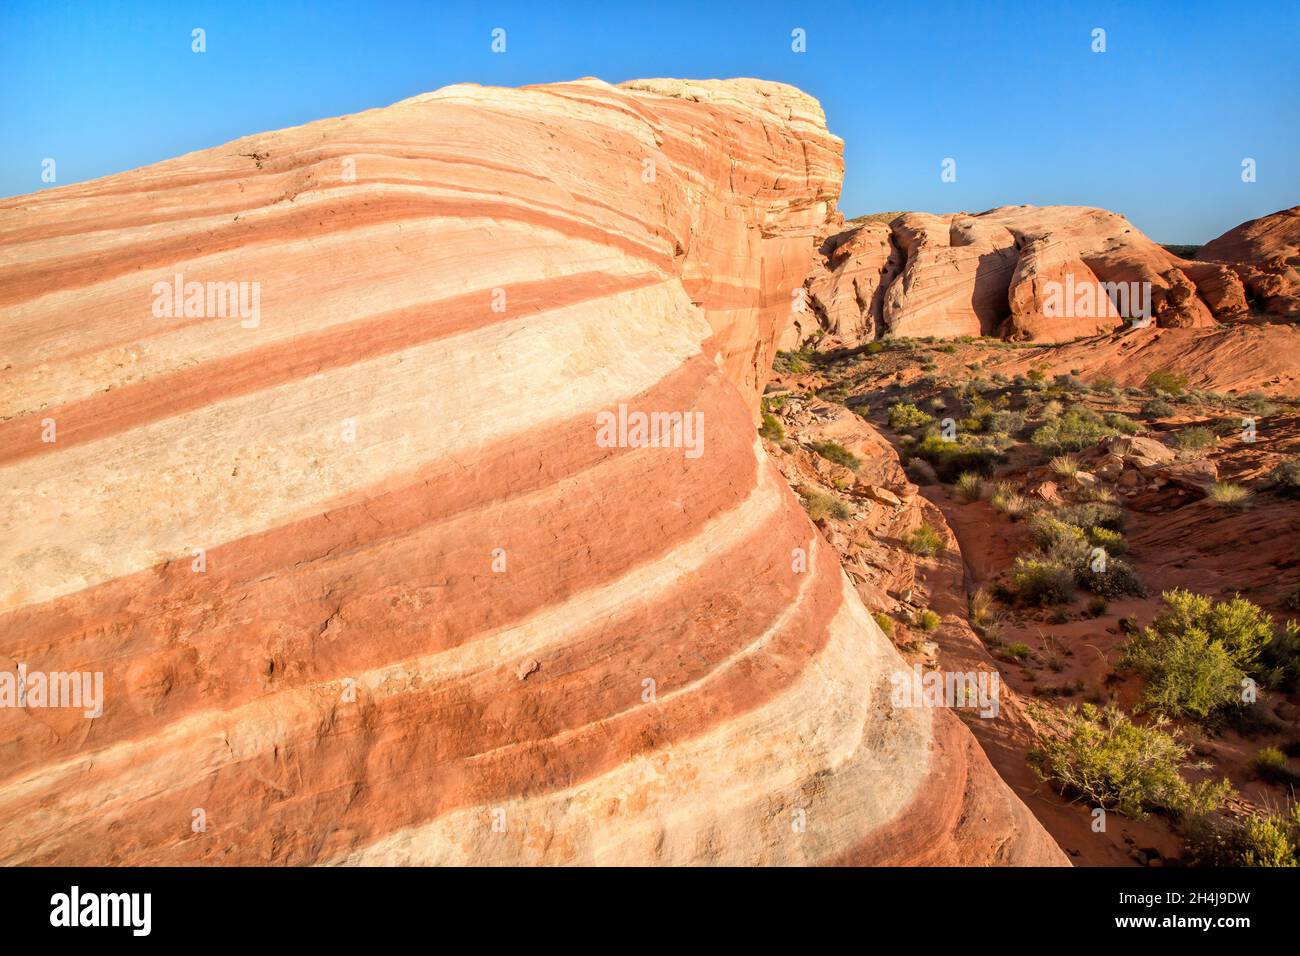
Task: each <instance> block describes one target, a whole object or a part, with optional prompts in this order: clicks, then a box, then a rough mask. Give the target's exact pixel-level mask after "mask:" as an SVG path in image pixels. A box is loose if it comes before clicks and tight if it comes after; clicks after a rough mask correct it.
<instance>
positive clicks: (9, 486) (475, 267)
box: [0, 80, 1063, 864]
mask: <svg viewBox="0 0 1300 956" xmlns="http://www.w3.org/2000/svg"><path fill="white" fill-rule="evenodd" d="M840 150H841V144H840V143H839V141H838V140H837V139H835V138H834V137H833V136H831V135H830V134H829V133H828V132H827V130H826V126H825V121H824V118H823V116H822V113H821V110H820V108H819V107H818V105H817V104H816V102H815V101H813V100H812V99H810V98H809V97H807V96H805V95H803V94H801V93H799V92H798V91H796V90H794V89H791V88H789V87H785V86H781V85H777V84H772V83H763V82H758V81H752V80H733V81H725V82H714V81H710V82H684V81H675V80H651V81H642V82H634V83H629V84H625V85H624V86H622V87H613V86H610V85H608V84H605V83H603V82H599V81H595V80H584V81H579V82H575V83H566V84H557V85H553V86H542V87H534V88H529V89H521V90H505V89H486V88H480V87H475V86H456V87H449V88H446V89H443V90H439V91H437V92H435V93H431V94H427V95H423V96H418V97H415V98H413V99H410V100H406V101H404V102H401V103H398V104H396V105H394V106H391V107H388V108H386V109H378V110H373V111H370V112H366V113H362V114H359V115H356V116H347V117H342V118H339V119H332V120H326V121H322V122H317V123H311V124H308V125H306V126H302V127H298V128H295V129H288V130H282V131H280V132H276V133H268V134H265V135H260V136H253V137H249V138H247V139H243V140H239V141H237V142H234V143H230V144H227V145H225V146H221V147H218V148H215V149H210V150H205V151H202V152H198V153H193V154H190V155H187V156H183V157H180V158H178V159H174V160H170V161H167V162H163V163H159V164H157V165H154V166H150V167H147V168H144V169H139V170H135V171H132V172H128V173H123V174H120V175H116V176H111V177H108V178H106V179H103V180H99V181H96V182H91V183H86V184H82V185H77V186H70V187H66V188H61V189H56V190H51V191H49V192H46V193H42V194H39V195H33V196H24V197H20V198H17V199H12V200H6V201H4V202H0V300H2V302H3V324H2V329H3V331H2V333H0V336H2V340H3V344H4V367H3V377H2V381H0V474H2V475H3V485H2V487H3V494H4V501H3V508H0V658H2V659H3V665H4V667H5V668H7V669H8V670H9V671H10V672H11V673H12V672H15V671H16V669H17V668H18V666H19V665H20V664H22V665H24V666H25V667H26V668H27V669H28V671H40V672H81V671H86V672H102V673H103V675H104V697H105V699H104V701H103V712H102V714H101V715H99V716H97V717H94V718H93V719H88V718H86V717H84V716H83V715H82V713H81V711H79V710H72V709H67V708H64V709H53V708H42V707H40V706H37V705H34V704H33V703H32V701H31V700H30V699H28V700H27V702H26V706H23V707H14V706H10V707H5V708H0V747H2V748H3V751H2V752H3V756H4V760H3V762H2V763H0V859H2V860H3V862H5V863H11V864H12V863H38V864H93V863H102V864H187V863H206V864H260V863H271V864H321V863H385V864H388V863H409V864H429V863H493V864H495V863H523V864H533V863H674V864H677V863H743V864H757V863H836V862H842V863H867V862H875V863H885V862H900V863H901V862H920V863H990V862H1003V863H1043V862H1061V861H1062V859H1063V858H1062V856H1061V854H1060V852H1059V850H1057V848H1056V847H1055V845H1054V844H1053V843H1052V842H1051V840H1050V838H1048V837H1047V835H1046V834H1045V833H1044V831H1042V829H1041V828H1040V827H1039V826H1038V824H1037V823H1036V822H1035V821H1034V820H1033V819H1032V818H1031V817H1030V816H1029V814H1028V812H1027V811H1026V810H1025V808H1024V807H1023V805H1021V804H1020V803H1019V801H1018V800H1016V799H1015V797H1014V796H1012V794H1011V793H1010V791H1009V790H1008V789H1007V788H1006V787H1005V785H1003V784H1002V782H1001V781H1000V780H999V779H998V778H997V777H996V776H995V775H994V774H993V773H992V771H991V769H990V767H989V765H988V762H987V761H986V760H985V758H984V757H983V755H982V753H981V752H980V751H979V750H978V748H977V747H976V746H975V744H974V742H973V740H972V738H971V735H970V734H969V733H968V732H967V731H966V730H965V728H964V727H962V725H961V724H960V722H959V721H958V719H957V718H956V717H954V716H953V715H952V714H951V713H949V712H946V711H928V710H904V709H899V708H895V707H893V706H892V705H891V703H890V698H889V694H888V687H889V675H890V673H891V671H892V670H893V669H895V668H896V667H897V666H899V664H900V661H899V659H898V657H897V655H896V654H895V652H894V651H893V649H892V647H891V646H890V644H889V643H888V642H887V641H886V640H884V638H883V637H882V635H881V634H880V633H879V631H878V630H877V629H876V627H875V625H874V623H873V622H872V620H871V618H870V616H869V615H868V614H867V612H866V610H865V609H864V607H863V605H862V603H861V602H860V601H859V600H858V598H857V597H856V595H855V593H854V591H853V589H852V588H851V587H850V586H849V585H848V583H847V580H846V578H845V576H844V574H843V573H842V571H841V569H840V567H839V564H838V562H837V559H836V556H835V554H834V552H833V551H832V549H831V548H829V547H828V546H827V545H825V544H824V542H822V541H821V540H820V538H819V536H818V532H817V531H816V529H815V528H813V526H812V525H811V524H810V523H809V522H808V520H807V518H806V517H805V515H804V513H803V511H802V510H801V508H800V507H799V505H798V504H797V502H796V500H795V498H794V497H793V495H792V494H791V493H790V491H789V489H788V486H786V484H785V483H784V482H783V481H782V479H781V476H780V474H779V473H778V472H777V471H776V469H775V468H774V466H773V465H772V464H771V463H770V461H769V460H768V459H767V458H766V457H765V455H764V453H763V451H762V447H761V444H760V443H759V442H758V440H757V439H756V436H755V433H754V428H753V417H754V412H755V406H756V403H757V395H758V392H759V390H760V389H761V386H762V383H763V380H764V376H765V375H766V372H767V369H768V367H769V362H770V359H771V356H772V348H773V343H774V341H775V340H776V339H777V337H778V336H779V335H780V333H781V331H782V329H783V327H784V326H785V324H786V323H787V321H788V318H789V314H790V308H791V301H792V298H791V297H792V290H796V289H798V288H799V286H800V285H801V283H802V281H803V277H804V276H805V274H806V271H807V267H808V265H809V262H810V261H811V256H812V252H813V236H814V234H815V233H817V232H818V230H820V229H821V228H822V227H823V225H824V223H825V222H826V220H827V218H828V216H829V215H830V214H831V210H832V209H833V205H834V201H835V199H836V195H837V192H838V188H839V181H840V174H841V158H840ZM178 276H179V277H180V278H177V277H178ZM190 283H203V284H204V285H203V286H202V287H200V288H199V292H200V293H201V294H197V295H195V294H193V291H194V290H193V288H192V287H191V286H190V285H189V284H190ZM224 283H233V284H234V285H233V286H230V287H227V286H225V285H211V284H224ZM239 283H246V285H245V286H244V287H243V289H242V293H243V296H242V299H241V298H240V292H241V288H240V286H239V285H238V284H239ZM177 288H179V290H180V295H179V296H177V295H176V294H175V291H176V289H177ZM209 293H211V295H209ZM225 293H231V294H232V295H233V296H234V300H235V301H237V302H241V303H242V305H243V308H242V310H241V309H236V308H233V307H227V308H225V309H222V308H221V305H222V295H223V294H225ZM227 305H229V303H227ZM223 312H224V314H221V313H223ZM620 405H624V406H627V408H628V409H629V410H630V411H631V412H637V411H644V412H651V411H661V412H678V413H692V414H694V413H700V414H702V415H703V421H704V429H703V433H702V435H703V444H702V446H700V447H699V448H693V447H672V446H670V447H651V446H646V445H644V444H642V445H640V446H638V447H609V443H608V442H602V441H600V440H599V439H600V437H601V431H600V428H599V426H600V423H601V419H600V417H599V416H600V415H601V414H602V413H604V412H617V409H618V408H619V406H620ZM692 420H694V419H692ZM669 437H670V438H672V437H674V436H671V435H670V436H669ZM677 437H681V436H680V435H679V436H677ZM696 437H698V435H697V436H696ZM50 439H52V440H50ZM695 451H700V452H701V453H699V454H695V453H694V452H695ZM796 549H802V554H803V555H805V561H806V570H805V569H804V567H803V565H801V564H800V563H799V557H798V555H799V554H800V553H801V552H799V551H796Z"/></svg>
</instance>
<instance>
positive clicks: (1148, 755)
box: [1030, 704, 1231, 820]
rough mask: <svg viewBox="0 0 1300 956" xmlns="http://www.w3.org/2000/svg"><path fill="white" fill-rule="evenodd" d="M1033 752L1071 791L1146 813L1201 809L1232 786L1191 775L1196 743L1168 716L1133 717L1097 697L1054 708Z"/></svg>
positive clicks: (1138, 815) (1132, 813)
mask: <svg viewBox="0 0 1300 956" xmlns="http://www.w3.org/2000/svg"><path fill="white" fill-rule="evenodd" d="M1042 724H1043V726H1044V728H1045V729H1044V731H1041V732H1040V736H1039V739H1038V742H1037V745H1036V747H1035V748H1034V749H1033V750H1032V751H1031V752H1030V760H1031V761H1032V762H1033V763H1034V765H1035V767H1036V769H1037V770H1038V772H1039V774H1040V775H1041V776H1042V777H1043V778H1044V779H1045V780H1049V781H1051V782H1052V783H1054V784H1055V785H1056V786H1057V787H1058V788H1060V790H1061V791H1062V792H1063V793H1064V794H1065V795H1066V796H1068V797H1071V798H1080V799H1084V800H1087V801H1088V802H1089V803H1091V804H1093V805H1098V806H1102V807H1105V808H1107V809H1109V810H1115V811H1117V812H1119V813H1122V814H1123V815H1124V816H1127V817H1130V818H1132V819H1135V820H1141V819H1143V818H1144V817H1146V816H1147V815H1148V814H1149V813H1151V812H1152V811H1162V812H1167V813H1173V814H1176V815H1187V816H1192V817H1196V816H1202V815H1204V814H1207V813H1210V812H1211V811H1213V810H1214V809H1216V808H1217V807H1218V806H1219V805H1220V804H1221V803H1222V802H1223V800H1224V798H1225V797H1226V796H1227V794H1228V793H1229V792H1230V789H1231V788H1230V787H1229V785H1228V781H1227V780H1224V781H1222V782H1220V783H1215V782H1213V781H1205V782H1203V783H1199V784H1191V783H1189V782H1188V781H1187V780H1186V779H1185V778H1184V776H1183V773H1184V772H1185V771H1186V770H1188V769H1199V767H1200V765H1198V764H1196V763H1194V762H1193V761H1192V760H1191V748H1190V747H1189V746H1187V745H1186V744H1185V743H1184V742H1183V741H1182V740H1181V739H1180V738H1179V737H1178V736H1177V734H1176V733H1175V732H1174V731H1171V730H1169V729H1168V724H1167V723H1166V721H1165V720H1164V719H1163V718H1160V719H1157V720H1156V721H1154V722H1153V723H1151V724H1149V725H1142V724H1137V723H1134V722H1133V721H1132V720H1131V719H1130V718H1129V717H1128V715H1126V714H1125V713H1124V712H1123V711H1121V710H1119V709H1118V708H1117V707H1113V706H1112V707H1107V708H1105V709H1100V708H1098V707H1096V706H1094V705H1093V704H1084V705H1083V706H1082V707H1081V708H1079V709H1077V710H1076V709H1075V708H1073V707H1071V708H1067V709H1065V710H1063V711H1057V712H1055V713H1053V714H1049V715H1047V717H1046V719H1044V720H1043V721H1042Z"/></svg>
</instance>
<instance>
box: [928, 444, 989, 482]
mask: <svg viewBox="0 0 1300 956" xmlns="http://www.w3.org/2000/svg"><path fill="white" fill-rule="evenodd" d="M913 453H914V454H915V455H916V456H917V457H919V458H924V459H925V460H926V461H928V462H929V463H930V464H931V465H933V466H934V471H935V474H936V475H938V476H939V480H940V481H943V482H952V481H956V480H957V476H958V475H960V474H961V473H962V472H964V471H973V472H976V473H978V474H981V475H989V474H992V472H993V464H994V462H995V461H996V460H997V452H995V451H994V450H993V449H992V448H987V447H984V446H982V445H974V444H969V443H966V442H960V441H948V440H947V439H945V438H942V437H940V436H939V435H927V436H926V437H925V438H923V439H922V440H921V441H920V442H918V443H917V446H916V448H915V449H914V451H913Z"/></svg>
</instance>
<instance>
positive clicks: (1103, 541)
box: [1088, 525, 1128, 556]
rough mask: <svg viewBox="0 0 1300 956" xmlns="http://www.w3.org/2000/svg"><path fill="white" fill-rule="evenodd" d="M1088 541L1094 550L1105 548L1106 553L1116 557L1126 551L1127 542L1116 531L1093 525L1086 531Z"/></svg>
mask: <svg viewBox="0 0 1300 956" xmlns="http://www.w3.org/2000/svg"><path fill="white" fill-rule="evenodd" d="M1088 541H1089V542H1090V543H1091V544H1092V546H1093V547H1095V548H1105V549H1106V553H1107V554H1109V555H1112V556H1118V555H1121V554H1123V553H1124V552H1125V551H1127V550H1128V542H1127V541H1125V540H1124V536H1123V535H1122V534H1120V533H1119V532H1118V531H1112V530H1110V528H1102V527H1098V526H1097V525H1093V526H1092V527H1091V528H1089V529H1088Z"/></svg>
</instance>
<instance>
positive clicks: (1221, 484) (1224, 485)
mask: <svg viewBox="0 0 1300 956" xmlns="http://www.w3.org/2000/svg"><path fill="white" fill-rule="evenodd" d="M1253 495H1254V492H1252V491H1251V490H1250V489H1249V488H1246V487H1244V486H1242V485H1236V484H1233V483H1232V482H1230V481H1216V482H1215V483H1214V484H1212V485H1211V486H1210V490H1209V491H1207V492H1206V497H1207V498H1209V499H1210V500H1211V501H1213V502H1214V503H1215V504H1216V505H1226V506H1227V507H1229V508H1245V507H1246V506H1247V505H1248V504H1250V499H1251V497H1252V496H1253Z"/></svg>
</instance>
